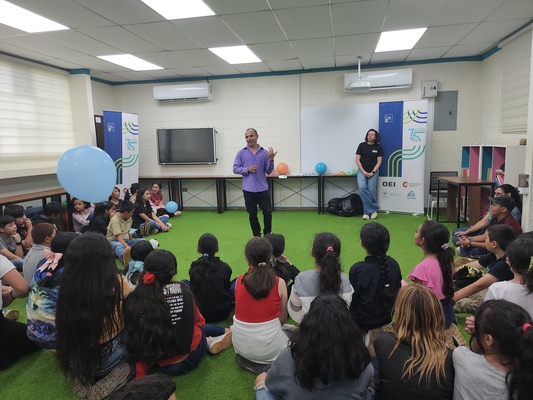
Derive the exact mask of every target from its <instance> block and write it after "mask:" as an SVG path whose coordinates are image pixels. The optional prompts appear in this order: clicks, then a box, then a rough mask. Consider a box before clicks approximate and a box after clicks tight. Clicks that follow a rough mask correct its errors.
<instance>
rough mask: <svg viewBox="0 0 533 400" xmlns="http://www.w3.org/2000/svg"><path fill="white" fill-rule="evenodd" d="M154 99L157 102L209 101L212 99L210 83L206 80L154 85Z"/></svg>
mask: <svg viewBox="0 0 533 400" xmlns="http://www.w3.org/2000/svg"><path fill="white" fill-rule="evenodd" d="M154 99H155V100H157V101H159V102H168V101H209V100H212V97H211V84H210V83H207V82H200V83H183V84H179V85H167V86H154Z"/></svg>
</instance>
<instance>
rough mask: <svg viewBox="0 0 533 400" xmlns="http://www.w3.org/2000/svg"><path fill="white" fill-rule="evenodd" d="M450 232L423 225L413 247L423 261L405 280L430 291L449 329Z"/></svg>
mask: <svg viewBox="0 0 533 400" xmlns="http://www.w3.org/2000/svg"><path fill="white" fill-rule="evenodd" d="M449 240H450V232H449V231H448V228H446V227H445V226H444V225H442V224H441V223H439V222H435V221H424V222H423V223H422V224H420V226H419V227H418V229H417V230H416V232H415V236H414V243H415V245H416V246H418V247H420V249H422V252H423V253H424V259H423V260H422V261H421V262H420V263H419V264H418V265H417V266H416V267H414V269H413V270H412V271H411V273H410V274H409V275H408V276H407V279H410V280H411V281H413V283H418V284H420V285H424V286H426V287H428V288H429V289H431V290H432V291H433V292H434V293H435V294H436V295H437V298H438V299H439V300H440V302H441V304H442V310H443V311H444V321H445V322H444V325H445V328H446V329H448V328H449V327H450V325H451V324H452V322H455V314H454V311H453V302H452V297H453V293H454V292H453V279H452V274H453V257H454V251H453V249H452V248H450V247H448V241H449Z"/></svg>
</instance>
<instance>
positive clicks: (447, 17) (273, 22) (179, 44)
mask: <svg viewBox="0 0 533 400" xmlns="http://www.w3.org/2000/svg"><path fill="white" fill-rule="evenodd" d="M9 1H10V2H12V3H14V4H16V5H19V6H21V7H24V8H26V9H27V10H30V11H33V12H35V13H38V14H40V15H42V16H45V17H47V18H50V19H52V20H54V21H56V22H59V23H60V24H63V25H66V26H68V27H70V28H71V29H70V30H67V31H57V32H47V33H36V34H30V33H26V32H23V31H20V30H18V29H15V28H11V27H9V26H7V25H2V24H0V53H5V54H9V55H15V56H19V57H23V58H27V59H30V60H36V61H39V62H42V63H45V64H48V65H52V66H57V67H60V68H63V69H79V68H88V69H90V71H91V76H92V77H95V78H98V79H102V80H104V81H107V82H114V83H126V82H130V81H154V80H163V79H180V78H205V77H207V78H209V77H210V76H221V75H241V74H255V73H272V72H274V73H279V72H282V71H299V70H309V69H317V68H343V67H347V66H355V65H357V60H356V56H359V55H360V56H362V57H363V61H362V65H363V68H364V66H365V65H368V64H370V65H376V64H380V66H383V64H385V65H386V64H391V65H394V64H396V63H403V62H418V61H422V60H439V59H449V58H462V57H472V56H474V57H475V56H480V55H482V54H483V53H485V52H487V51H489V50H490V49H491V48H493V47H494V46H495V45H496V44H497V43H498V42H499V41H501V40H502V39H503V38H505V37H506V36H508V35H510V34H511V33H513V32H515V31H516V30H517V29H519V28H521V27H523V26H524V25H526V24H529V23H531V22H532V21H533V0H205V2H206V3H207V4H208V5H209V6H210V7H211V8H212V9H213V11H215V13H216V15H215V16H211V17H203V18H191V19H185V20H173V21H167V20H165V19H164V18H163V17H161V16H160V15H159V14H157V13H156V12H155V11H153V10H152V9H151V8H149V7H148V6H146V5H145V4H144V3H142V2H141V1H140V0H9ZM174 1H180V0H174ZM181 1H187V0H181ZM420 27H428V30H427V31H426V33H425V34H424V35H423V36H422V38H421V39H420V41H419V42H418V43H417V44H416V46H415V47H414V48H413V49H412V50H406V51H394V52H385V53H375V52H374V49H375V47H376V45H377V42H378V39H379V34H380V32H382V31H390V30H399V29H408V28H420ZM242 44H246V45H248V46H249V47H250V49H251V50H252V51H253V52H254V53H255V54H256V55H257V56H258V57H259V58H260V59H261V60H262V62H260V63H253V64H239V65H230V64H228V63H227V62H225V61H224V60H222V59H220V58H219V57H217V56H216V55H214V54H213V53H211V52H210V51H209V50H208V48H209V47H221V46H236V45H242ZM122 53H131V54H133V55H136V56H138V57H140V58H142V59H144V60H146V61H149V62H152V63H154V64H157V65H160V66H161V67H164V70H157V71H140V72H136V71H132V70H129V69H127V68H124V67H120V66H117V65H115V64H112V63H109V62H107V61H103V60H100V59H98V58H96V56H101V55H111V54H122Z"/></svg>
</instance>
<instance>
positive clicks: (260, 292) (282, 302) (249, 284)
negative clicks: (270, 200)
mask: <svg viewBox="0 0 533 400" xmlns="http://www.w3.org/2000/svg"><path fill="white" fill-rule="evenodd" d="M244 255H245V257H246V261H247V262H248V266H249V267H250V269H249V270H248V272H246V273H245V274H244V275H241V276H239V277H238V278H237V283H236V285H235V315H234V316H233V325H232V327H231V330H232V332H233V347H234V348H235V352H236V353H237V364H238V365H240V366H241V367H243V368H246V369H250V370H252V371H254V372H255V373H260V372H263V369H264V367H265V366H267V365H270V363H272V361H274V360H275V359H276V358H277V357H278V355H279V353H280V352H281V350H283V349H284V348H285V347H287V345H288V343H289V340H288V337H287V335H285V333H284V332H283V330H282V325H283V324H284V323H285V321H286V320H287V285H286V284H285V281H284V280H283V279H281V278H280V277H279V276H276V274H275V273H274V270H273V269H272V267H270V259H271V258H272V245H271V244H270V243H269V242H268V241H266V240H265V239H263V238H260V237H254V238H253V239H250V240H249V241H248V243H247V244H246V247H245V249H244Z"/></svg>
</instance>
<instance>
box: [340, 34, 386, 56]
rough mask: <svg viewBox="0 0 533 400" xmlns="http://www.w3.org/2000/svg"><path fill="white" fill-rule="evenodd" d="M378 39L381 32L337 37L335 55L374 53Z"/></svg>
mask: <svg viewBox="0 0 533 400" xmlns="http://www.w3.org/2000/svg"><path fill="white" fill-rule="evenodd" d="M378 40H379V33H368V34H361V35H349V36H338V37H336V38H335V55H346V54H351V55H354V54H355V55H358V54H362V53H372V52H373V51H374V50H375V49H376V46H377V44H378Z"/></svg>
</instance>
